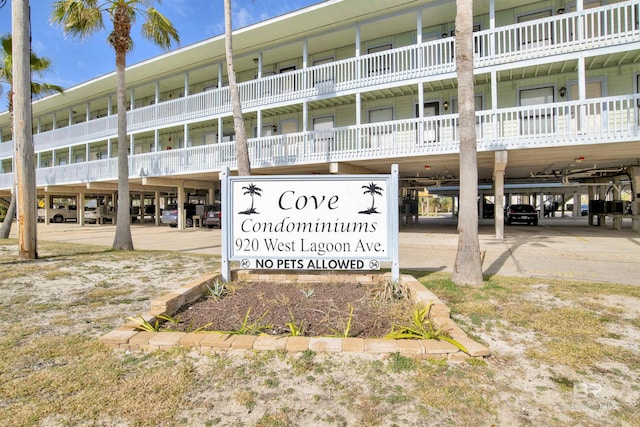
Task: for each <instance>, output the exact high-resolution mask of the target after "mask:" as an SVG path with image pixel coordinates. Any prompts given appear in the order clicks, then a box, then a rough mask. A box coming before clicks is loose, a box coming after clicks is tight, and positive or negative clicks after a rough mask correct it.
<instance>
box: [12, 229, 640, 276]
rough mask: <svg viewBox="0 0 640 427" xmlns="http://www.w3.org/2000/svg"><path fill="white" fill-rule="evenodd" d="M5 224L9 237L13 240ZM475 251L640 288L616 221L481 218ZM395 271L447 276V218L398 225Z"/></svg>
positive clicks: (495, 263)
mask: <svg viewBox="0 0 640 427" xmlns="http://www.w3.org/2000/svg"><path fill="white" fill-rule="evenodd" d="M16 233H17V227H16V226H15V225H14V227H12V235H11V237H16ZM131 234H132V236H133V243H134V247H135V248H136V249H147V250H170V251H179V252H193V253H200V254H211V255H218V256H219V255H220V250H221V246H220V242H221V233H220V230H219V229H208V228H190V229H187V230H183V231H180V230H177V229H174V228H170V227H167V226H160V227H156V226H154V225H152V224H148V223H147V224H133V225H132V226H131ZM114 235H115V226H113V225H85V226H83V227H81V226H79V225H77V224H75V223H67V224H49V225H45V224H39V225H38V239H39V240H53V241H60V242H70V243H85V244H93V245H102V246H107V247H110V246H111V245H112V243H113V237H114ZM479 240H480V249H481V250H482V251H483V252H484V255H485V257H484V263H483V271H484V273H485V275H488V276H491V275H506V276H522V277H541V278H544V277H550V278H551V277H554V278H566V279H579V280H588V281H597V282H615V283H627V284H631V285H640V263H638V260H639V259H640V234H638V233H635V232H633V231H632V230H631V228H630V224H628V225H627V226H625V225H624V224H623V229H622V230H613V229H610V228H601V227H594V226H589V225H588V224H587V221H586V218H579V219H575V220H574V219H572V218H544V219H541V220H540V225H539V226H537V227H533V226H529V225H526V224H523V225H512V226H505V238H504V240H498V239H496V238H495V235H494V228H493V223H492V222H491V221H490V220H481V222H480V226H479ZM399 241H400V268H401V269H420V270H429V271H445V272H451V271H452V269H453V265H454V263H455V257H456V250H457V244H458V234H457V231H456V223H455V220H454V219H451V218H446V217H445V218H420V221H419V223H418V224H411V225H405V226H401V227H400V239H399Z"/></svg>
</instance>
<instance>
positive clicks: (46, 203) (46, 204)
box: [13, 187, 51, 225]
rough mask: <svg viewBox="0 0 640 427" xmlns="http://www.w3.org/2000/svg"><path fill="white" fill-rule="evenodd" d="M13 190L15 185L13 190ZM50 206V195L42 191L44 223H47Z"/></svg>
mask: <svg viewBox="0 0 640 427" xmlns="http://www.w3.org/2000/svg"><path fill="white" fill-rule="evenodd" d="M13 191H15V187H14V190H13ZM50 207H51V195H50V194H49V193H47V192H46V191H45V192H44V223H45V224H47V225H49V208H50Z"/></svg>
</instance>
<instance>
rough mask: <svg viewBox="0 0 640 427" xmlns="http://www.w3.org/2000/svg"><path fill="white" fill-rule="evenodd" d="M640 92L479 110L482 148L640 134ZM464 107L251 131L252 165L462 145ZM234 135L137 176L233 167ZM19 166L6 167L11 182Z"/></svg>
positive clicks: (62, 169) (84, 172) (106, 164)
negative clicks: (254, 134) (304, 128)
mask: <svg viewBox="0 0 640 427" xmlns="http://www.w3.org/2000/svg"><path fill="white" fill-rule="evenodd" d="M639 105H640V94H638V95H632V96H617V97H605V98H599V99H593V100H588V101H586V102H580V101H570V102H561V103H556V104H550V105H549V104H544V105H538V106H530V107H516V108H505V109H499V110H497V111H491V110H485V111H478V112H476V123H477V125H476V132H477V140H478V144H477V147H478V151H479V152H482V151H495V150H516V149H522V148H544V147H559V146H572V145H583V144H602V143H611V142H627V141H637V140H638V139H639V138H640V107H639ZM458 126H459V125H458V115H457V114H449V115H442V116H436V117H425V118H422V119H409V120H396V121H390V122H383V123H375V124H365V125H361V126H346V127H341V128H335V129H332V130H323V131H317V132H298V133H292V134H286V135H274V136H269V137H264V138H252V139H250V140H249V141H248V143H249V154H250V159H251V164H252V166H253V167H256V168H259V167H272V166H283V165H287V166H295V165H304V164H322V163H326V162H339V161H358V160H368V159H381V158H384V159H387V158H388V159H393V158H397V157H408V156H429V155H435V154H447V153H457V152H458V151H459V134H458ZM235 162H236V154H235V143H234V142H227V143H220V144H211V145H204V146H198V147H189V148H182V149H174V150H167V151H161V152H155V153H145V154H139V155H134V156H131V157H130V158H129V171H130V177H131V178H140V177H162V176H173V175H177V174H196V173H203V172H219V171H221V170H223V169H224V168H225V167H227V166H228V167H231V168H234V167H235ZM36 172H37V173H36V179H37V185H38V186H45V185H61V184H81V183H86V182H95V181H105V180H116V179H117V159H115V158H111V159H106V160H95V161H91V162H84V163H76V164H71V165H65V166H57V167H50V168H41V169H38V170H37V171H36ZM12 183H13V174H11V173H9V174H2V175H0V188H10V187H11V185H12Z"/></svg>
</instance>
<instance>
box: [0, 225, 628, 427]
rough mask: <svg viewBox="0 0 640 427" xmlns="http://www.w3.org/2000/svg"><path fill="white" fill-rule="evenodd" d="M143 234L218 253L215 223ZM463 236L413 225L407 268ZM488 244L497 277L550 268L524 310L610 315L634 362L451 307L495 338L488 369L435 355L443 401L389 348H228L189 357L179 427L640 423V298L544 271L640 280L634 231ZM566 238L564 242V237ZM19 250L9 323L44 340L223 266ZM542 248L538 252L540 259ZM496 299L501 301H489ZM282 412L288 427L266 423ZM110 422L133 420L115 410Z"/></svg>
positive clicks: (2, 286) (107, 323) (6, 277)
mask: <svg viewBox="0 0 640 427" xmlns="http://www.w3.org/2000/svg"><path fill="white" fill-rule="evenodd" d="M50 227H51V228H48V229H47V230H46V231H45V230H43V231H41V232H40V237H39V238H40V239H43V240H58V241H66V242H72V243H87V244H88V243H93V244H104V245H105V246H108V245H110V243H111V239H112V237H113V229H112V228H110V227H109V226H107V227H104V228H102V227H101V228H98V227H94V226H86V227H78V226H75V225H73V224H65V225H52V226H50ZM558 227H559V226H558ZM485 231H486V228H485ZM595 231H601V233H600V234H598V233H595ZM133 232H134V239H135V242H136V247H137V248H138V249H143V248H146V249H158V250H160V249H162V250H166V249H173V250H175V251H178V252H185V253H197V254H203V253H204V254H215V253H217V252H218V251H219V239H220V237H219V231H218V230H207V229H194V230H187V231H184V232H179V231H177V230H172V229H168V228H156V227H147V226H137V227H135V226H134V228H133ZM107 242H108V243H107ZM455 242H456V236H455V233H454V232H452V230H451V228H450V227H449V228H447V229H446V230H444V231H443V230H437V231H434V230H433V229H429V228H422V229H419V228H417V227H414V226H411V227H404V228H403V230H402V232H401V259H402V260H403V261H402V265H403V267H404V268H409V267H411V268H421V269H427V270H432V271H433V270H441V271H445V272H446V271H449V270H450V268H451V264H452V260H451V256H455ZM481 242H482V245H484V247H485V248H486V250H487V258H486V259H485V264H484V266H485V272H486V273H487V274H489V275H491V274H498V273H499V274H506V275H509V273H512V275H514V276H522V277H539V279H537V280H536V281H535V283H534V284H533V285H531V286H530V287H529V288H528V290H527V292H526V293H524V294H523V295H522V304H523V306H524V305H526V304H533V305H534V306H541V307H546V308H550V309H558V310H560V309H563V308H571V307H575V306H576V305H581V306H585V307H590V310H591V311H592V312H593V314H594V316H597V317H598V318H605V317H606V318H607V319H608V320H607V330H608V331H609V332H610V333H609V334H605V335H603V336H599V337H596V338H595V341H596V342H599V343H604V344H607V345H608V346H610V347H611V348H614V349H616V348H617V349H619V350H620V351H623V350H625V351H628V353H625V354H627V355H628V354H631V355H632V356H627V359H628V357H631V358H632V362H631V363H630V362H628V360H622V357H621V358H620V360H617V356H615V355H614V356H613V357H608V358H605V359H602V360H597V361H595V362H590V361H588V360H587V355H586V354H585V361H584V365H579V366H578V367H576V366H571V365H568V364H553V363H549V362H546V361H545V359H544V358H536V357H532V352H535V351H536V349H537V348H543V347H544V345H546V344H548V340H547V337H546V336H545V332H544V330H537V329H536V327H532V326H530V325H526V324H525V325H522V324H513V323H508V322H505V321H492V320H491V319H490V316H488V317H487V318H486V319H483V320H481V321H477V319H473V318H471V317H468V316H467V315H465V314H464V313H457V314H456V313H454V315H453V317H454V319H455V320H456V321H457V322H459V324H461V325H463V328H464V329H465V330H466V331H467V332H468V333H470V334H471V335H472V336H475V337H477V339H480V340H482V341H483V342H485V343H487V344H488V345H489V347H490V349H491V351H492V356H491V357H490V358H488V359H486V360H485V361H484V363H483V364H482V365H479V366H475V365H469V364H466V363H462V364H458V365H451V366H449V367H444V368H434V367H433V366H437V365H433V366H431V365H428V363H427V362H424V363H427V365H425V367H424V368H423V370H426V371H428V372H431V371H432V370H435V371H437V372H435V373H434V374H433V375H432V377H421V380H420V381H426V378H431V380H433V381H434V385H433V387H434V388H433V389H432V390H431V391H430V392H428V394H431V395H432V396H435V398H436V400H440V401H441V403H442V404H438V403H433V402H432V401H431V400H430V398H429V397H425V395H424V394H423V393H424V391H423V390H422V388H423V387H424V384H421V383H420V382H419V381H418V378H417V374H416V372H415V371H408V372H400V373H392V372H390V371H389V370H388V369H383V368H381V366H384V365H379V363H383V364H387V363H389V362H388V361H387V359H386V357H370V358H369V359H370V360H362V359H361V358H355V359H354V358H352V357H349V356H347V355H318V356H316V359H315V361H314V367H313V368H311V370H310V371H308V372H305V373H304V374H300V373H297V372H295V370H294V369H292V364H291V362H290V360H287V359H286V358H282V357H279V356H277V355H272V356H270V357H268V358H267V359H265V360H266V362H264V361H262V359H260V360H258V359H259V358H257V357H256V356H255V355H251V354H246V353H238V354H228V355H226V356H224V358H223V359H218V358H210V357H206V356H196V355H185V356H181V357H184V358H186V359H187V360H188V363H189V364H190V366H192V369H193V370H194V372H195V375H196V376H197V381H196V383H195V387H194V388H193V390H191V392H190V393H189V394H188V396H186V399H187V401H188V402H189V404H188V405H186V406H185V407H184V408H183V409H181V410H180V412H179V416H178V417H177V418H176V420H175V422H174V423H173V424H169V425H194V426H208V425H224V426H235V425H238V426H239V425H282V426H286V425H292V426H303V425H304V426H307V425H314V426H360V425H383V426H393V425H398V426H430V427H435V426H448V425H472V426H475V425H477V426H492V425H500V426H529V425H531V426H533V425H536V426H538V425H545V426H547V425H549V426H551V425H554V426H555V425H558V426H609V425H622V426H627V425H628V426H634V425H640V415H638V414H640V406H639V405H640V403H639V402H640V388H639V387H638V384H639V383H640V382H639V381H640V376H639V372H640V371H639V370H638V366H640V364H639V363H640V362H639V357H638V355H639V354H640V324H639V323H638V318H640V298H638V297H635V296H629V295H628V294H627V295H621V294H617V293H606V292H604V293H602V294H598V293H597V292H596V293H593V292H591V293H589V294H588V295H585V296H584V297H578V298H576V296H575V295H572V296H566V297H565V296H563V295H562V294H561V293H560V294H559V293H558V292H557V291H554V290H553V289H552V287H551V286H550V285H549V284H548V282H547V280H546V279H545V277H546V278H549V277H560V278H562V277H564V278H573V279H575V278H580V279H595V281H600V279H606V280H602V281H603V282H615V281H617V280H614V279H618V278H622V277H624V278H626V281H622V280H620V283H628V284H631V285H638V284H640V282H639V280H640V279H639V276H640V274H638V273H639V272H640V270H638V268H639V267H638V264H637V259H638V257H637V255H638V254H639V253H640V252H639V250H638V248H640V246H639V239H638V237H637V236H636V235H633V234H630V231H629V230H626V231H625V230H623V231H622V232H619V231H618V232H614V231H613V230H593V229H592V228H589V227H579V228H569V229H566V228H562V229H560V228H557V229H553V228H552V227H551V226H548V227H546V228H545V227H538V228H536V227H517V228H515V227H514V228H513V230H511V229H510V230H509V234H508V235H507V238H506V239H505V241H504V242H497V241H495V240H494V239H493V238H492V237H491V236H490V229H489V232H488V233H485V234H483V236H482V237H481ZM560 243H563V244H564V246H562V247H561V246H558V245H559V244H560ZM16 249H17V248H16V247H15V246H14V245H2V244H1V242H0V266H3V265H4V267H5V270H3V271H5V272H4V273H3V276H2V277H1V278H0V301H2V303H1V308H2V310H3V312H4V316H2V317H1V318H0V329H4V328H9V327H10V326H12V325H14V324H15V322H22V323H24V324H28V325H30V327H33V328H36V329H38V332H37V333H38V334H39V335H57V334H62V335H65V334H73V333H79V334H83V335H90V336H94V337H96V338H97V337H98V336H100V335H102V334H104V333H106V332H107V331H109V330H111V329H113V328H115V327H117V326H118V325H120V324H122V323H123V322H124V321H126V317H127V316H132V315H135V314H137V313H142V312H144V311H146V310H147V308H148V304H149V300H150V299H152V298H154V297H157V296H159V295H162V294H163V293H166V292H167V291H168V290H170V289H173V288H175V287H177V286H179V285H180V284H182V283H186V282H187V281H189V280H191V279H193V278H194V277H197V276H198V275H199V274H202V273H204V272H207V271H211V270H213V269H215V268H217V265H218V264H217V261H215V260H214V259H213V258H212V257H211V258H210V257H204V258H203V257H201V256H200V257H177V256H172V254H171V253H170V252H169V253H162V254H155V255H154V254H151V255H149V254H136V256H132V257H131V258H128V259H124V260H122V259H116V258H113V259H110V257H109V255H105V256H104V258H101V259H97V258H94V257H93V256H88V257H87V258H86V259H83V260H81V261H80V262H76V261H74V259H73V258H72V257H65V256H55V257H47V256H46V255H47V254H46V253H43V254H42V255H44V256H43V259H41V260H38V261H37V262H36V264H35V265H34V268H30V269H28V270H26V271H25V272H21V273H17V274H15V275H11V274H10V272H11V271H13V269H11V268H7V265H8V264H12V262H11V261H10V259H11V258H12V256H13V255H12V254H15V253H16ZM402 254H405V256H403V255H402ZM532 254H538V257H537V258H536V259H535V260H534V259H532V258H531V256H532ZM605 270H608V271H605ZM486 304H487V306H492V301H491V299H490V298H489V300H488V301H487V302H486ZM492 309H495V310H500V307H493V308H492ZM498 317H500V316H498ZM545 327H546V326H545ZM575 327H576V328H580V325H576V326H575ZM585 352H586V350H585ZM633 360H635V362H633ZM264 363H267V366H265V365H264ZM240 372H242V374H241V375H240V374H239V373H240ZM419 372H423V371H419ZM423 374H424V372H423V373H422V374H420V375H423ZM393 396H396V397H397V398H396V399H392V397H393ZM0 400H1V398H0ZM479 402H480V403H479ZM483 402H484V403H483ZM1 406H2V405H0V407H1ZM620 413H622V414H626V415H624V416H619V414H620ZM270 415H272V417H271V418H268V416H270ZM276 415H277V416H278V417H279V418H278V419H280V420H282V421H281V422H280V423H276V422H273V423H272V424H268V423H265V419H271V420H273V419H275V418H276ZM99 424H100V425H127V423H121V424H119V423H118V422H117V421H116V420H113V419H112V420H103V422H101V423H99ZM40 425H56V426H57V425H66V423H64V422H57V421H56V418H55V417H54V418H45V420H44V421H43V422H41V423H40ZM84 425H89V424H84Z"/></svg>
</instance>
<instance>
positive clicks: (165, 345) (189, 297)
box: [100, 270, 490, 361]
mask: <svg viewBox="0 0 640 427" xmlns="http://www.w3.org/2000/svg"><path fill="white" fill-rule="evenodd" d="M233 276H235V277H233V279H234V280H243V281H273V280H276V281H278V282H280V283H283V282H295V283H313V282H318V281H319V280H320V279H322V280H323V281H327V280H328V281H330V282H332V283H345V282H350V283H353V282H354V281H355V282H357V283H367V282H368V283H371V282H376V281H380V280H381V279H386V280H391V276H390V274H389V273H387V274H377V273H376V274H341V273H338V274H326V273H325V274H322V275H320V274H314V273H306V274H304V273H303V274H280V273H272V272H267V273H265V272H250V271H246V270H240V271H234V272H233ZM216 280H220V275H219V274H217V273H215V274H208V275H205V276H202V277H200V278H199V279H196V280H194V281H192V282H190V283H187V284H186V285H183V286H181V287H179V288H178V289H176V290H174V291H172V292H170V293H168V294H166V295H163V296H161V297H159V298H156V299H155V300H153V301H151V308H150V310H149V312H147V313H145V314H143V315H142V318H143V319H145V320H146V321H148V322H149V323H155V321H156V320H157V318H158V316H160V315H167V316H171V315H173V314H175V313H176V312H177V311H178V310H179V309H180V308H181V307H182V306H184V305H186V304H190V303H193V302H195V301H197V300H198V299H199V298H201V297H202V295H204V293H205V291H206V289H207V285H209V286H211V285H213V283H214V282H215V281H216ZM400 280H401V281H402V282H403V283H405V284H406V285H407V287H408V288H409V291H410V293H411V297H412V299H413V300H414V302H416V303H421V304H424V305H427V304H429V303H433V305H432V306H431V312H430V313H431V318H432V320H433V321H434V322H435V323H436V325H437V326H438V327H440V328H442V329H443V330H445V331H447V332H448V333H449V334H450V336H451V337H452V338H453V339H455V340H456V341H458V342H459V343H460V344H462V345H463V346H465V347H466V348H467V350H468V351H469V354H465V353H463V352H462V351H460V350H459V349H458V348H457V347H456V346H454V345H453V344H451V343H448V342H446V341H438V340H409V339H400V340H392V339H383V338H336V337H303V336H299V337H288V336H274V335H257V336H255V335H230V334H223V333H216V332H173V331H163V332H148V331H141V330H140V329H139V328H138V324H137V323H136V322H133V321H130V322H128V323H126V324H124V325H122V326H120V327H118V328H116V329H115V330H113V331H111V332H109V333H107V334H106V335H103V336H102V337H100V342H102V343H103V344H105V345H106V346H108V347H110V348H112V349H120V350H130V351H154V350H170V349H172V348H174V347H176V346H181V347H188V348H192V349H194V350H197V351H198V352H199V353H200V354H207V353H211V352H226V351H230V350H282V351H287V352H291V353H297V352H303V351H306V350H312V351H315V352H344V353H368V354H390V353H400V354H402V355H404V356H408V357H413V358H435V359H448V360H450V361H462V360H464V359H466V358H468V357H474V358H482V357H485V356H489V355H490V352H489V349H488V348H487V347H486V346H484V345H482V344H479V343H477V342H475V341H473V340H471V339H470V338H469V337H468V336H467V334H466V333H465V332H464V331H463V330H462V329H460V327H459V326H458V325H456V324H455V322H453V320H451V317H450V310H449V307H447V306H446V305H445V304H444V303H443V302H442V301H440V299H439V298H438V297H437V296H435V295H434V294H433V293H432V292H431V291H429V290H428V289H427V288H425V287H424V286H423V285H422V284H421V283H420V282H418V281H417V280H416V279H415V278H414V277H413V276H410V275H402V276H401V278H400Z"/></svg>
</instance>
